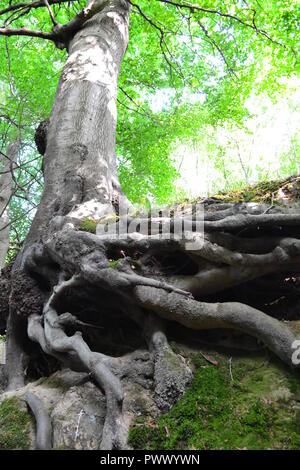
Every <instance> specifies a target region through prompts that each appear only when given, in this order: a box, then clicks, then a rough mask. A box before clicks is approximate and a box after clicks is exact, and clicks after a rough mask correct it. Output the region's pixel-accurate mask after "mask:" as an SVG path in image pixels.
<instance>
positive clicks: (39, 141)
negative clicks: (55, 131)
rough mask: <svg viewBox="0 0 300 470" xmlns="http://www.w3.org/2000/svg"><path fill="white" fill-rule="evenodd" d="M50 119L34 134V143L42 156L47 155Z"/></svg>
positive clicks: (43, 122) (40, 125) (41, 124)
mask: <svg viewBox="0 0 300 470" xmlns="http://www.w3.org/2000/svg"><path fill="white" fill-rule="evenodd" d="M49 123H50V119H49V118H48V119H45V120H44V121H42V122H41V123H40V124H39V126H38V127H37V129H36V131H35V134H34V141H35V145H36V148H37V150H38V152H39V154H40V155H45V152H46V147H47V132H48V127H49Z"/></svg>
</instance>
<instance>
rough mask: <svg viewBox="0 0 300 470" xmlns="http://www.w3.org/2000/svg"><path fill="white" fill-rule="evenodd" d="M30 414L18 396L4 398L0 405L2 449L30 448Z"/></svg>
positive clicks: (0, 443) (0, 441)
mask: <svg viewBox="0 0 300 470" xmlns="http://www.w3.org/2000/svg"><path fill="white" fill-rule="evenodd" d="M29 425H30V415H29V414H28V413H27V411H24V410H23V409H22V407H21V402H20V400H19V399H18V398H16V397H12V398H8V399H6V400H4V401H3V402H2V403H1V405H0V449H1V450H13V449H16V450H21V449H28V448H29V445H30V438H29Z"/></svg>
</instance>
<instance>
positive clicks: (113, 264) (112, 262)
mask: <svg viewBox="0 0 300 470" xmlns="http://www.w3.org/2000/svg"><path fill="white" fill-rule="evenodd" d="M121 259H122V258H119V259H116V260H109V261H108V264H109V267H110V268H112V269H115V268H116V267H117V266H118V264H119V262H120V261H121Z"/></svg>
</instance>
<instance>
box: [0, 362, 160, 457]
mask: <svg viewBox="0 0 300 470" xmlns="http://www.w3.org/2000/svg"><path fill="white" fill-rule="evenodd" d="M124 375H126V371H125V372H124ZM139 382H140V380H139V375H138V374H137V375H136V376H134V377H130V378H128V376H127V375H126V377H125V376H124V377H123V379H122V387H123V390H124V403H123V414H124V421H125V430H124V432H126V433H127V431H128V430H129V427H130V424H131V422H132V420H133V419H134V418H137V417H139V416H142V415H151V416H158V414H159V411H158V408H157V406H156V404H155V402H154V399H153V389H152V388H153V387H152V381H151V380H150V379H148V380H146V381H144V382H143V383H142V384H141V383H139ZM27 391H30V392H32V393H34V394H35V395H36V396H37V397H38V398H39V399H40V400H41V401H42V402H43V405H44V406H45V407H46V409H47V410H48V413H49V415H50V418H51V422H52V429H53V449H66V450H68V449H76V450H96V449H98V448H99V445H100V442H101V436H102V431H103V425H104V420H105V415H106V399H105V395H104V394H103V393H102V392H101V390H100V389H99V388H98V387H97V386H96V385H95V384H94V383H93V382H92V381H91V379H90V376H89V375H88V374H86V373H78V372H73V371H71V370H70V369H63V370H60V371H57V372H55V373H54V374H52V375H51V376H50V377H47V378H42V379H39V380H38V381H36V382H32V383H29V384H27V385H26V386H25V387H23V388H21V389H18V390H15V391H11V392H5V393H3V394H1V395H0V403H1V402H2V401H3V400H5V399H6V398H10V397H14V396H15V397H18V398H21V397H22V395H24V394H25V392H27ZM33 429H34V426H33ZM34 446H35V433H34V432H32V435H31V446H30V448H32V449H34Z"/></svg>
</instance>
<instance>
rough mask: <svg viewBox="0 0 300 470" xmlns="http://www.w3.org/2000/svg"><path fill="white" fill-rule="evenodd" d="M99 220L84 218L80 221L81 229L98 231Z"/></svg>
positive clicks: (91, 231)
mask: <svg viewBox="0 0 300 470" xmlns="http://www.w3.org/2000/svg"><path fill="white" fill-rule="evenodd" d="M97 224H98V222H97V221H96V220H94V219H84V220H81V221H80V225H79V230H81V231H82V232H89V233H94V234H95V233H96V229H97Z"/></svg>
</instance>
